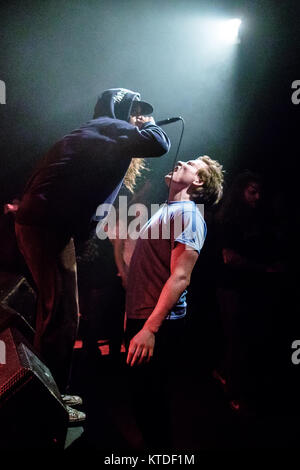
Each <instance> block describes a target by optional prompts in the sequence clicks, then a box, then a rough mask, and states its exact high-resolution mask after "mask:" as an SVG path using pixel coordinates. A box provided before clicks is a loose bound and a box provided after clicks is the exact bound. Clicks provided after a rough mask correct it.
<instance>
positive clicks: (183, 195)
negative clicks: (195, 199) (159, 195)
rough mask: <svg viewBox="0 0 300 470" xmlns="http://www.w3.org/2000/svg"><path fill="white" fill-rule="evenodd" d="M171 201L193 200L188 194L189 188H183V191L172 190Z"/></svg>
mask: <svg viewBox="0 0 300 470" xmlns="http://www.w3.org/2000/svg"><path fill="white" fill-rule="evenodd" d="M169 201H173V202H178V201H191V197H190V195H189V194H188V192H187V189H182V190H181V191H170V196H169Z"/></svg>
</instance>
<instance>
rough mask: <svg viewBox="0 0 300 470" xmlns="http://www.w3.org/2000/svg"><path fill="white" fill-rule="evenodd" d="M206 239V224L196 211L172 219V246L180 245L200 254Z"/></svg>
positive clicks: (184, 212)
mask: <svg viewBox="0 0 300 470" xmlns="http://www.w3.org/2000/svg"><path fill="white" fill-rule="evenodd" d="M205 237H206V223H205V221H204V219H203V217H202V215H201V214H200V212H199V210H198V209H196V208H195V209H194V210H189V211H183V212H181V213H179V214H176V216H175V217H174V244H176V243H182V244H184V245H187V246H188V247H189V248H191V249H193V250H195V251H197V252H198V253H200V251H201V248H202V247H203V244H204V241H205Z"/></svg>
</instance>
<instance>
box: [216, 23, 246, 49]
mask: <svg viewBox="0 0 300 470" xmlns="http://www.w3.org/2000/svg"><path fill="white" fill-rule="evenodd" d="M240 25H241V20H240V19H238V18H234V19H232V20H226V21H220V24H219V27H218V39H219V40H221V41H223V42H225V43H227V44H236V43H238V42H239V40H238V35H239V28H240Z"/></svg>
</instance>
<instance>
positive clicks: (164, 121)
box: [155, 116, 182, 126]
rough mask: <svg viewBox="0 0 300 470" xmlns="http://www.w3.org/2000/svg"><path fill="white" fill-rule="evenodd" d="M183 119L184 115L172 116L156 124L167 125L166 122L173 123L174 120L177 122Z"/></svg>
mask: <svg viewBox="0 0 300 470" xmlns="http://www.w3.org/2000/svg"><path fill="white" fill-rule="evenodd" d="M181 120H182V117H180V116H179V117H172V118H168V119H163V120H162V121H157V122H156V123H155V124H156V125H157V126H165V125H166V124H171V123H172V122H177V121H181Z"/></svg>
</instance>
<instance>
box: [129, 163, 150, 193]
mask: <svg viewBox="0 0 300 470" xmlns="http://www.w3.org/2000/svg"><path fill="white" fill-rule="evenodd" d="M145 169H147V168H146V162H145V159H144V158H133V159H132V160H131V163H130V165H129V168H128V170H127V172H126V175H125V178H124V184H125V186H126V188H127V189H128V190H129V191H130V192H131V193H133V190H134V187H135V184H136V179H137V177H138V176H141V174H142V171H143V170H145Z"/></svg>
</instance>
